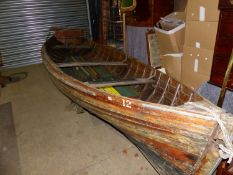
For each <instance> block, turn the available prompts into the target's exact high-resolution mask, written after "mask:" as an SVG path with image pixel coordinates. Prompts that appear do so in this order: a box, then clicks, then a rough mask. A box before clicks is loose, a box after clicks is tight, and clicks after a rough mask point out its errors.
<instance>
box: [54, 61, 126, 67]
mask: <svg viewBox="0 0 233 175" xmlns="http://www.w3.org/2000/svg"><path fill="white" fill-rule="evenodd" d="M127 65H128V64H126V63H123V62H72V63H60V64H57V66H58V67H80V66H127Z"/></svg>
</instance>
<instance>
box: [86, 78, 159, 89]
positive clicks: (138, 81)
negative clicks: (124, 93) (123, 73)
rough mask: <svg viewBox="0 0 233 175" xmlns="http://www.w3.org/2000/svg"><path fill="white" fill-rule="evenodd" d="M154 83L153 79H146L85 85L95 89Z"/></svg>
mask: <svg viewBox="0 0 233 175" xmlns="http://www.w3.org/2000/svg"><path fill="white" fill-rule="evenodd" d="M147 83H154V80H153V79H146V78H138V79H136V80H125V81H117V82H101V83H91V82H87V83H86V84H90V86H92V87H95V88H102V87H111V86H128V85H137V84H147Z"/></svg>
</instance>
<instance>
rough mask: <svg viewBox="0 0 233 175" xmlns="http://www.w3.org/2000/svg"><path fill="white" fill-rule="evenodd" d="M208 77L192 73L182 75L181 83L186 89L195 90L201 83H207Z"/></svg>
mask: <svg viewBox="0 0 233 175" xmlns="http://www.w3.org/2000/svg"><path fill="white" fill-rule="evenodd" d="M209 79H210V77H209V76H206V75H201V74H197V73H193V72H187V73H185V74H183V73H182V76H181V82H182V83H183V84H184V85H186V86H187V87H189V88H191V89H193V90H196V89H197V88H199V87H200V86H201V85H202V84H203V83H205V82H207V81H209Z"/></svg>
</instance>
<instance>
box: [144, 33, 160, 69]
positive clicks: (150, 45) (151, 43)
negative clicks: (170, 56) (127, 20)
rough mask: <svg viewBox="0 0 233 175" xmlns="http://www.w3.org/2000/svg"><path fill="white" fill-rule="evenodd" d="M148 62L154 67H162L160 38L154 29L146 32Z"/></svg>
mask: <svg viewBox="0 0 233 175" xmlns="http://www.w3.org/2000/svg"><path fill="white" fill-rule="evenodd" d="M146 43H147V54H148V64H149V65H151V66H152V67H156V68H157V67H160V66H161V65H160V61H159V48H158V39H157V35H156V32H155V31H154V30H148V32H147V33H146Z"/></svg>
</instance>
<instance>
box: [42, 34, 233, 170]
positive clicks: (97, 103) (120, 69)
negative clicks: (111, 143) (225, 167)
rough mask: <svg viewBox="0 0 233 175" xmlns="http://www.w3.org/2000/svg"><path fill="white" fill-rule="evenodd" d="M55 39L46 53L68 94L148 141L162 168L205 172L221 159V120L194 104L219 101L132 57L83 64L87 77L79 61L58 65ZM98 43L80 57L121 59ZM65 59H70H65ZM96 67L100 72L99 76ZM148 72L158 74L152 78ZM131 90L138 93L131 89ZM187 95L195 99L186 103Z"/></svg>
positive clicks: (231, 123) (230, 122)
mask: <svg viewBox="0 0 233 175" xmlns="http://www.w3.org/2000/svg"><path fill="white" fill-rule="evenodd" d="M57 43H58V42H57V41H56V38H54V37H53V38H50V39H49V40H47V42H46V44H45V45H44V47H43V49H42V57H43V61H44V65H45V66H46V68H47V70H48V71H49V72H50V74H51V75H52V77H53V80H54V82H55V84H56V85H57V87H58V88H59V89H60V90H61V91H62V92H63V93H64V94H65V95H67V96H68V97H69V98H71V99H72V100H73V101H75V102H76V103H78V104H79V105H80V106H82V107H83V108H85V109H87V110H88V111H90V112H92V113H94V114H95V115H97V116H99V117H100V118H101V119H103V120H105V121H107V122H109V123H111V124H112V125H114V126H115V127H116V128H118V129H119V130H120V131H122V132H123V133H125V134H127V135H129V136H130V137H132V138H133V139H135V140H137V142H138V143H143V145H145V146H147V148H148V149H150V152H149V153H150V154H151V155H152V156H150V157H151V158H154V161H152V162H153V164H154V165H153V166H154V167H155V168H158V166H156V165H159V166H162V167H159V168H160V170H161V172H163V173H164V174H166V175H170V174H175V175H191V174H192V175H205V174H208V172H210V171H212V169H213V165H215V164H216V163H217V162H218V160H219V154H218V146H217V144H216V143H215V140H221V139H222V137H221V134H219V133H221V132H220V130H219V128H218V127H216V126H217V122H216V121H215V120H212V119H211V118H210V117H211V115H212V113H210V112H208V111H205V110H203V109H199V108H198V107H196V106H195V105H193V106H192V104H194V103H196V104H201V105H202V106H205V107H206V108H209V109H212V108H215V107H216V106H214V105H213V104H211V103H209V102H208V101H206V100H205V99H204V98H202V97H201V96H199V95H198V94H197V93H196V92H194V91H192V90H191V89H189V88H187V87H185V86H184V85H180V84H179V82H177V81H176V80H173V79H172V78H169V77H168V76H167V75H164V74H162V73H160V72H158V71H157V70H155V69H153V68H151V67H149V66H148V65H144V64H142V63H139V62H138V61H135V60H134V59H131V58H128V59H127V61H126V62H127V64H128V65H129V66H128V67H126V66H120V65H119V66H118V65H116V66H114V67H112V66H90V65H88V66H81V67H80V68H82V69H84V70H85V71H87V72H88V76H86V77H88V78H87V79H85V78H83V79H82V77H83V76H80V74H83V75H86V73H85V72H82V71H80V68H79V67H78V66H77V67H76V66H74V67H70V69H59V67H58V66H57V65H56V64H54V62H56V58H54V55H56V56H59V54H58V53H60V52H61V53H63V52H65V51H66V49H64V50H62V48H61V50H60V52H58V50H59V49H53V48H52V46H54V45H55V44H57ZM66 44H69V43H66ZM71 44H73V42H72V43H71ZM80 44H81V43H80ZM95 49H96V51H95V52H93V50H90V52H89V51H87V53H84V54H82V56H83V58H84V59H83V60H79V61H80V62H82V63H84V62H85V63H88V64H89V63H96V62H97V61H99V62H101V61H105V62H108V63H112V62H123V58H124V57H122V55H121V54H122V53H118V52H113V51H112V49H107V46H102V45H98V44H96V48H95ZM95 53H98V57H95ZM69 54H71V56H75V54H77V52H75V49H74V51H73V50H71V51H70V52H69ZM72 54H74V55H72ZM93 54H94V55H93ZM67 56H70V55H67ZM76 56H77V55H76ZM65 58H66V57H65ZM100 58H101V59H100ZM61 60H62V59H61ZM67 61H69V59H67V60H64V62H63V63H65V62H67ZM76 71H78V72H76ZM93 72H96V73H97V74H98V75H99V77H97V78H96V76H95V74H94V73H93ZM155 72H156V74H155ZM77 74H78V75H77ZM150 75H155V76H153V78H152V77H150ZM135 77H138V78H137V79H136V78H135ZM139 77H141V78H139ZM146 77H150V78H146ZM144 84H145V85H144ZM109 86H110V88H109ZM112 86H113V87H114V88H113V87H112ZM116 86H117V87H116ZM100 87H101V88H103V89H104V91H105V90H106V89H111V91H107V90H106V91H105V92H103V89H98V88H100ZM105 87H107V88H106V89H105ZM114 90H117V92H119V93H120V95H115V96H112V94H114V93H116V91H115V92H114ZM130 91H133V93H136V95H134V94H133V93H131V94H130V93H129V92H130ZM132 94H133V95H132ZM143 94H145V95H143ZM189 101H191V102H193V103H191V104H190V103H188V104H186V103H187V102H189ZM158 102H159V103H158ZM221 118H222V120H223V122H224V123H227V129H228V131H229V132H230V131H231V130H232V129H233V117H232V116H231V115H230V114H223V117H221ZM165 164H166V165H165ZM173 172H175V173H173Z"/></svg>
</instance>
